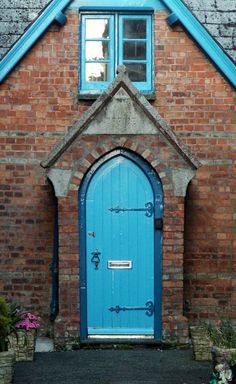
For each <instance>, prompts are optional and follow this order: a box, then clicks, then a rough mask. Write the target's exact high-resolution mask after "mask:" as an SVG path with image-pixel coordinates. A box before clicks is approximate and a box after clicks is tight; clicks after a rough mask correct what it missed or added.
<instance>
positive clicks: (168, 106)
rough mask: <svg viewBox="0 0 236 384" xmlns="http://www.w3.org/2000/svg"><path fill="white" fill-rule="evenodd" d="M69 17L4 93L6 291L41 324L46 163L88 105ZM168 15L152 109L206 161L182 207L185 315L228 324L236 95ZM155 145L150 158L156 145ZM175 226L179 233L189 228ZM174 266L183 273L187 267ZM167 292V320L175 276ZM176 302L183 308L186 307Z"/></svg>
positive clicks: (0, 244) (234, 288)
mask: <svg viewBox="0 0 236 384" xmlns="http://www.w3.org/2000/svg"><path fill="white" fill-rule="evenodd" d="M67 16H68V22H67V24H66V25H65V26H64V27H57V26H52V27H51V28H50V29H49V31H48V32H47V33H46V34H45V35H44V37H43V38H41V39H40V41H38V43H37V44H36V45H35V46H34V47H33V48H32V49H31V51H30V52H29V53H28V54H27V55H26V56H25V58H24V59H23V60H22V61H21V62H20V64H19V65H18V66H17V67H16V68H15V70H14V71H13V72H12V73H11V74H10V75H9V76H8V78H7V79H6V81H5V82H4V83H3V84H2V85H1V86H0V111H1V118H0V129H1V137H0V174H1V182H0V215H1V216H2V219H3V220H1V223H0V232H1V240H0V262H1V272H0V273H1V279H0V293H3V294H5V295H7V296H9V297H11V296H12V297H13V298H14V299H16V300H18V301H21V302H22V303H24V306H26V307H27V308H31V309H33V310H37V311H39V312H40V313H41V314H42V315H43V316H44V317H45V318H46V317H47V316H48V312H49V310H48V307H49V301H50V298H49V294H48V293H49V292H50V284H51V279H50V272H49V269H48V265H49V263H50V262H51V256H52V252H53V247H52V245H53V244H52V243H53V212H52V211H53V207H52V201H53V199H52V191H51V189H50V186H49V184H48V182H47V181H46V178H45V174H44V170H43V169H42V168H41V167H40V161H41V159H43V158H45V157H46V156H47V155H48V153H49V152H50V150H51V148H52V147H53V145H54V144H55V143H56V142H58V140H59V139H60V137H62V136H63V135H64V134H65V132H66V131H67V130H68V128H69V127H70V126H71V125H72V124H73V122H74V121H76V120H77V119H78V118H79V117H80V116H81V114H82V113H83V112H84V111H85V110H86V109H87V108H88V106H89V105H91V103H92V102H91V101H81V100H79V101H78V99H77V95H78V71H77V68H78V23H79V20H78V15H77V14H75V13H73V12H67ZM165 17H166V15H165V14H164V13H157V14H156V16H155V90H156V101H155V102H152V104H153V105H154V106H155V107H156V108H157V109H158V111H159V112H160V114H161V116H162V117H163V118H165V119H166V121H167V122H168V123H169V124H170V125H171V127H172V129H173V130H174V131H175V132H176V133H177V134H178V135H179V137H180V139H181V140H182V141H183V142H184V143H185V144H187V145H188V146H189V147H190V149H191V150H192V152H193V153H194V154H195V155H196V157H198V159H199V160H200V161H201V162H202V164H203V166H202V168H200V169H199V171H198V173H197V175H196V177H195V179H194V180H193V181H192V183H191V185H190V187H189V189H188V197H187V202H186V224H185V258H184V270H185V291H184V292H185V301H186V306H185V309H186V315H188V316H189V317H190V318H195V317H199V316H201V317H205V318H207V317H213V316H215V317H219V316H220V315H222V314H223V315H225V316H228V317H232V316H234V314H235V313H236V312H235V310H234V309H235V307H234V305H235V304H234V302H235V300H234V299H235V294H236V277H235V276H236V275H235V272H236V271H235V268H236V267H235V247H236V241H235V226H236V214H235V204H236V200H235V197H236V190H235V189H236V188H235V185H236V183H235V165H234V164H235V156H236V155H235V150H234V148H235V141H236V137H235V122H236V121H235V120H236V114H235V93H234V91H233V90H232V88H231V86H230V85H229V84H228V83H227V81H226V80H225V79H224V78H223V77H222V76H221V74H220V73H219V72H218V71H217V70H216V68H215V67H214V66H213V64H212V63H211V62H210V61H209V60H208V59H207V58H206V57H205V55H204V54H203V53H202V52H201V51H200V50H199V48H198V47H197V46H196V44H195V43H194V42H193V41H192V40H191V39H190V38H189V37H188V36H187V34H186V33H185V32H184V31H183V30H182V28H181V27H174V28H170V27H169V26H167V24H166V21H165ZM93 145H94V143H92V144H91V147H92V146H93ZM150 147H151V150H152V151H153V153H154V152H155V146H153V145H150ZM90 149H91V148H90V147H88V151H89V150H90ZM88 159H89V161H92V160H91V159H90V158H89V157H88ZM85 169H86V167H85ZM71 193H72V192H71ZM177 200H178V199H177ZM59 204H60V208H61V211H60V215H61V219H62V220H64V221H65V225H67V226H68V232H69V233H70V230H71V229H72V228H71V225H72V227H73V225H74V219H76V215H77V213H75V212H74V211H73V215H72V214H71V207H70V205H68V201H67V199H66V198H65V199H61V200H60V203H59ZM176 204H177V205H178V204H180V206H181V209H182V201H176V200H173V206H172V209H171V210H170V212H169V219H168V222H166V225H167V226H168V225H169V227H166V228H169V230H168V231H167V232H168V234H167V232H166V236H169V238H170V239H171V241H172V243H173V244H178V246H179V247H183V244H182V243H181V240H180V243H179V240H178V238H177V237H178V235H177V233H178V232H175V231H174V232H173V231H172V227H171V224H173V223H172V220H175V219H176V215H177V212H179V208H178V206H177V205H176ZM170 206H171V205H170ZM63 210H64V211H63ZM63 212H70V216H69V217H68V215H67V216H66V215H63ZM172 215H173V218H172ZM72 216H73V217H72ZM59 219H60V217H59ZM71 223H72V224H71ZM175 224H176V225H179V226H180V228H179V230H180V232H181V231H182V226H183V222H182V221H181V222H180V223H175ZM74 229H75V228H74ZM74 229H73V230H74ZM60 235H61V238H60V242H62V241H64V245H62V247H65V249H64V250H63V249H62V248H61V255H63V252H64V251H65V255H67V251H68V249H67V248H66V247H67V246H68V247H71V248H70V262H69V260H68V259H66V257H65V258H64V260H63V263H62V264H61V266H62V268H63V269H64V268H65V273H64V276H66V275H68V276H72V277H70V278H69V277H68V281H67V279H66V278H65V277H64V278H65V281H63V282H62V287H63V286H65V287H66V286H67V285H68V284H69V285H70V287H72V288H73V292H74V296H73V295H72V297H74V301H73V300H72V303H73V308H74V312H73V316H75V320H74V323H73V321H71V327H72V330H71V331H73V332H76V329H77V328H76V327H77V321H78V318H77V313H76V314H75V311H76V306H77V304H78V303H77V298H78V297H77V292H78V291H77V289H78V280H77V277H76V273H77V271H78V270H77V266H76V258H77V253H76V246H77V243H76V242H77V237H76V236H75V235H73V236H72V238H71V241H72V240H73V241H72V242H70V245H66V242H67V241H68V238H69V237H68V234H67V232H65V228H64V229H63V232H60ZM176 236H177V237H176ZM75 237H76V239H75ZM172 237H173V238H172ZM61 244H62V243H61ZM168 251H169V250H168V249H165V252H166V258H165V260H164V269H165V268H166V270H168V268H169V266H170V265H172V267H173V257H172V256H170V260H168V257H167V255H168ZM62 257H63V256H62ZM175 260H176V261H175V267H176V268H177V270H178V268H179V267H181V266H179V265H178V258H176V259H175ZM180 263H181V261H180ZM66 271H68V274H67V273H66ZM182 284H183V283H181V282H180V286H179V290H181V289H182ZM164 286H165V290H166V297H165V306H166V307H165V308H166V309H167V313H168V311H171V310H172V311H175V305H176V304H175V303H176V298H177V296H178V290H177V286H176V285H175V288H176V290H175V292H174V291H173V290H172V281H171V280H170V279H169V280H168V279H167V280H166V282H165V283H164ZM75 292H76V293H75ZM176 295H177V296H176ZM61 299H62V300H63V301H64V303H65V302H66V301H67V293H66V290H64V292H63V289H62V290H61ZM181 300H182V299H181ZM177 302H178V300H177ZM177 305H178V306H179V307H178V308H179V310H180V305H182V303H178V304H177ZM70 310H71V308H67V307H66V306H64V307H63V309H61V314H62V315H63V316H66V315H68V314H69V313H70ZM68 311H69V312H68ZM66 312H67V314H66ZM74 324H75V325H74ZM73 326H74V328H73ZM58 327H59V324H58ZM172 327H173V328H174V327H175V325H174V324H173V325H172ZM73 332H72V333H73Z"/></svg>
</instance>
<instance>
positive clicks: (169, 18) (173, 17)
mask: <svg viewBox="0 0 236 384" xmlns="http://www.w3.org/2000/svg"><path fill="white" fill-rule="evenodd" d="M166 21H167V23H168V24H169V25H175V24H177V23H178V22H179V18H178V16H176V14H175V13H171V14H170V15H169V16H167V18H166Z"/></svg>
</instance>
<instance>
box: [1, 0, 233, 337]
mask: <svg viewBox="0 0 236 384" xmlns="http://www.w3.org/2000/svg"><path fill="white" fill-rule="evenodd" d="M6 3H7V2H6ZM35 3H36V5H37V2H35ZM202 3H203V2H202ZM213 3H214V4H213ZM227 3H228V5H227V4H226V5H225V7H226V6H228V8H227V9H225V12H223V9H222V7H223V6H222V4H221V3H220V2H218V1H216V2H215V1H208V2H204V4H206V8H208V9H203V8H202V7H201V4H200V2H197V1H196V2H194V1H193V0H191V1H190V0H189V1H188V2H186V3H184V2H182V1H181V0H177V1H174V0H163V1H158V0H146V1H140V2H133V1H129V2H127V1H125V0H124V1H122V2H121V4H120V6H119V7H114V6H113V4H109V1H105V0H104V1H103V6H101V7H98V6H97V5H96V3H95V2H94V1H87V2H85V1H83V0H74V1H72V2H69V1H66V0H63V1H58V0H53V1H51V2H43V1H41V2H38V8H36V5H34V6H33V7H32V9H31V10H30V9H29V10H28V11H27V12H26V9H22V10H21V12H20V13H19V10H18V17H20V18H21V20H23V21H24V23H25V24H22V30H20V29H19V28H17V26H16V25H14V24H13V27H12V28H13V32H12V34H10V33H9V29H8V27H9V25H10V24H11V23H12V19H11V17H12V18H13V15H14V14H16V10H15V9H11V8H10V6H9V7H8V6H7V4H5V9H6V13H5V14H4V15H3V16H2V19H4V17H5V19H6V20H5V21H4V20H3V21H2V22H0V28H1V29H2V30H3V29H4V28H5V31H6V33H5V34H4V33H3V34H2V40H1V43H2V54H3V56H2V60H1V62H0V79H1V84H0V110H1V117H0V129H1V136H0V140H1V144H0V174H1V185H0V200H1V203H0V214H1V219H2V220H1V224H0V232H1V244H0V249H1V252H0V260H1V270H0V276H1V279H0V293H1V294H3V295H4V296H7V297H8V298H10V299H12V300H14V301H16V302H18V303H21V304H22V305H23V306H24V307H25V308H27V309H29V310H32V311H37V312H38V313H39V314H40V315H41V316H42V318H43V329H42V332H43V333H45V334H51V335H52V336H54V338H55V339H56V340H57V342H62V341H63V340H64V339H65V338H66V339H68V340H70V339H71V338H72V339H73V338H76V337H81V340H83V341H87V340H89V339H92V338H95V339H97V338H98V339H99V340H100V339H101V338H105V337H106V338H109V339H110V340H112V341H114V339H117V338H125V339H126V340H127V339H128V340H130V339H132V338H135V339H136V338H140V339H142V338H149V339H154V340H158V341H159V340H161V339H163V340H166V341H174V342H179V343H185V342H187V341H188V323H189V321H194V320H196V319H218V318H219V317H220V318H222V317H226V318H230V319H233V320H236V310H235V306H236V304H235V298H236V258H235V249H236V238H235V227H236V210H235V208H236V165H235V157H236V155H235V149H234V148H235V143H236V133H235V122H236V113H235V85H236V67H235V64H234V59H235V51H234V48H235V47H234V46H233V38H234V37H233V25H235V9H234V7H233V3H234V2H233V1H232V2H231V1H228V2H227ZM7 10H8V11H7ZM191 10H192V12H191ZM217 11H219V12H217ZM223 14H224V15H225V16H224V17H225V18H224V20H225V24H224V28H223V25H222V24H220V26H219V24H218V22H219V21H221V20H219V17H220V16H219V15H221V18H222V17H223V16H222V15H223ZM226 14H227V15H228V19H227V20H226ZM10 15H11V16H10ZM19 15H20V16H19ZM222 20H223V19H222ZM210 21H212V22H210ZM203 24H204V25H205V27H204V25H203ZM213 25H214V26H213ZM14 28H15V32H14ZM16 31H20V34H19V35H17V33H16ZM212 34H213V35H214V37H215V38H213V37H212ZM227 34H228V35H227ZM4 36H5V37H4ZM216 39H217V40H216ZM230 41H231V43H230ZM220 44H221V45H220Z"/></svg>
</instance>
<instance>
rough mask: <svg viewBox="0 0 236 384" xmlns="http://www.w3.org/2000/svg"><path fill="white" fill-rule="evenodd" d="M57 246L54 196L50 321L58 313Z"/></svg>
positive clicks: (56, 215)
mask: <svg viewBox="0 0 236 384" xmlns="http://www.w3.org/2000/svg"><path fill="white" fill-rule="evenodd" d="M58 245H59V230H58V200H57V197H56V196H55V195H54V227H53V257H52V263H51V265H50V270H51V273H52V298H51V303H50V320H52V321H54V320H55V319H56V317H57V315H58V312H59V271H58V261H59V254H58Z"/></svg>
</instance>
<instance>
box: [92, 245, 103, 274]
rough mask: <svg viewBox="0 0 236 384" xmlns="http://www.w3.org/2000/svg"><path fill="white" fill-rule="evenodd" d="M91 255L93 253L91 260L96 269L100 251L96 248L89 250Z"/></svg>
mask: <svg viewBox="0 0 236 384" xmlns="http://www.w3.org/2000/svg"><path fill="white" fill-rule="evenodd" d="M91 255H93V257H92V258H91V262H92V263H93V264H94V265H95V269H98V265H99V263H100V257H99V255H101V252H99V251H98V249H95V250H94V251H93V252H91Z"/></svg>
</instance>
